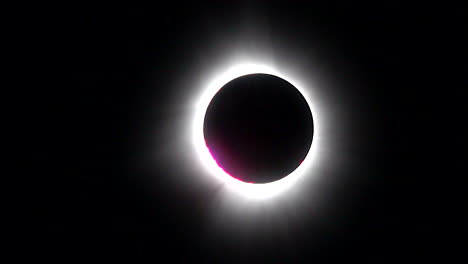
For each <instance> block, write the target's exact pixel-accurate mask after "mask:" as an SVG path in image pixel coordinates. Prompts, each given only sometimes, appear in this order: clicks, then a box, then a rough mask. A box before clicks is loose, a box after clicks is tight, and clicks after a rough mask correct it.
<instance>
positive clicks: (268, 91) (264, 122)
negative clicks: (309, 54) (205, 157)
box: [203, 73, 314, 184]
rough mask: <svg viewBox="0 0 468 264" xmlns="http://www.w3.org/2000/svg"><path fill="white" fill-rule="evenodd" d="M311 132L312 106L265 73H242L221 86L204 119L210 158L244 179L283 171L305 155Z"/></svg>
mask: <svg viewBox="0 0 468 264" xmlns="http://www.w3.org/2000/svg"><path fill="white" fill-rule="evenodd" d="M313 133H314V125H313V117H312V112H311V110H310V107H309V105H308V104H307V101H306V99H305V98H304V96H303V95H302V94H301V92H300V91H299V90H298V89H297V88H296V87H294V86H293V85H292V84H291V83H289V82H288V81H286V80H284V79H282V78H280V77H277V76H274V75H271V74H264V73H255V74H248V75H243V76H240V77H237V78H235V79H233V80H231V81H230V82H228V83H226V84H225V85H224V86H222V87H220V89H219V91H218V92H217V93H216V94H215V95H214V97H213V98H212V99H211V101H210V103H209V105H208V108H207V110H206V113H205V117H204V121H203V135H204V139H205V143H206V146H207V147H208V149H209V151H210V154H211V156H212V158H213V159H214V160H215V161H216V163H217V164H218V166H219V167H220V168H222V169H223V170H224V171H225V172H226V173H227V174H229V175H230V176H231V177H233V178H235V179H237V180H240V181H242V182H246V183H259V184H261V183H271V182H274V181H277V180H280V179H282V178H284V177H286V176H288V175H289V174H290V173H291V172H293V171H294V170H295V169H296V168H298V167H299V166H300V165H301V163H302V161H303V160H304V159H305V157H306V156H307V154H308V152H309V150H310V147H311V144H312V139H313Z"/></svg>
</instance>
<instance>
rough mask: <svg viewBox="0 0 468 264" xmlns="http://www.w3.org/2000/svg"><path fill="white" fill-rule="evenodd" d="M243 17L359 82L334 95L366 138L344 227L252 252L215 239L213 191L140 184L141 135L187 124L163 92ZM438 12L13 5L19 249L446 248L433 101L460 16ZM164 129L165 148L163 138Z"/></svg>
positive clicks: (337, 213)
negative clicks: (454, 19)
mask: <svg viewBox="0 0 468 264" xmlns="http://www.w3.org/2000/svg"><path fill="white" fill-rule="evenodd" d="M43 8H44V7H43ZM44 9H46V8H44ZM435 11H438V12H437V13H434V12H435ZM246 14H247V15H249V16H251V15H252V14H253V16H254V17H255V16H257V15H258V16H259V17H261V19H262V20H263V21H266V22H265V24H266V25H268V26H269V28H270V29H269V30H270V33H271V34H273V35H275V36H276V37H277V38H281V39H283V41H285V42H287V41H291V42H292V43H294V45H297V46H298V47H301V48H302V49H305V50H310V51H311V52H312V53H314V54H319V55H318V56H319V57H320V62H321V63H322V65H320V66H319V68H320V69H321V70H323V72H326V73H327V78H333V76H334V75H336V76H339V78H340V79H337V83H340V84H349V85H342V86H341V88H339V89H337V90H336V91H334V92H333V93H330V94H329V95H328V96H332V97H333V96H336V100H334V101H335V102H336V103H337V104H338V105H339V104H340V102H342V101H346V99H348V98H349V99H350V100H352V102H353V103H354V104H356V109H355V111H354V112H353V113H352V114H350V115H349V116H350V117H356V119H352V118H350V119H347V120H343V122H348V123H350V124H355V125H354V127H356V130H355V131H352V132H350V133H355V134H353V136H350V137H349V138H356V140H357V141H359V142H366V143H363V144H361V147H358V148H356V155H357V156H358V157H359V159H360V160H359V162H360V164H364V165H363V166H362V167H360V170H359V171H353V172H352V173H351V174H350V175H347V178H348V179H353V177H354V178H356V177H357V178H359V180H358V181H352V180H351V181H350V183H349V184H350V185H348V187H346V188H345V189H344V191H343V192H340V191H339V190H338V189H337V190H335V191H336V193H335V194H334V195H332V196H333V198H332V199H336V200H337V202H336V203H334V204H335V206H334V208H333V212H334V213H333V214H331V215H333V217H336V218H335V219H332V216H329V217H330V219H331V221H332V222H336V223H337V224H336V225H330V228H329V229H327V230H320V232H319V233H320V235H317V232H316V231H315V230H314V228H315V227H314V226H313V225H312V224H311V225H310V226H307V224H304V225H303V226H302V227H301V228H300V229H298V230H296V231H294V232H292V233H290V234H289V235H288V242H285V241H281V239H280V238H282V236H277V234H276V233H275V231H274V230H273V231H271V236H262V237H261V238H259V239H257V240H255V239H254V241H253V242H252V243H251V244H249V245H248V246H245V245H244V246H243V245H236V244H235V243H230V242H229V239H230V238H229V237H225V238H224V239H223V240H216V239H214V240H209V239H206V238H204V237H203V232H205V231H206V230H207V227H206V223H205V220H206V219H205V218H206V217H207V216H206V214H205V213H202V212H203V204H204V200H203V198H200V197H198V198H197V199H198V200H197V199H195V200H191V198H193V196H191V195H189V194H183V192H182V191H181V190H180V189H178V188H179V187H178V186H177V185H168V186H158V187H157V188H156V189H157V191H155V192H154V193H149V192H148V190H147V186H145V185H146V184H147V183H146V182H145V181H143V180H141V177H138V175H137V174H138V173H141V172H140V171H138V170H137V169H135V164H137V163H138V162H137V160H138V159H139V158H140V156H141V155H142V154H141V153H140V152H141V151H140V150H141V149H143V147H140V146H139V145H138V144H142V140H141V139H140V137H141V136H142V135H143V134H144V135H146V134H145V133H144V131H146V129H147V128H148V127H149V126H154V127H160V128H161V130H160V131H163V128H164V127H165V126H167V124H166V122H167V120H170V119H173V118H177V116H174V114H173V113H172V112H171V111H168V106H167V105H168V104H171V103H173V102H176V100H174V95H175V94H181V93H183V91H182V90H180V91H174V90H173V89H175V88H168V87H174V86H173V85H172V83H173V82H175V81H177V80H180V79H184V78H187V77H186V76H181V75H180V72H184V70H183V69H184V67H185V66H184V65H188V64H190V65H193V63H194V62H193V60H195V58H194V57H193V55H192V52H193V51H194V50H197V49H199V48H200V47H204V45H207V44H206V43H209V42H210V41H217V39H216V36H217V34H216V32H222V33H223V34H225V33H226V32H230V31H233V32H232V34H237V32H236V29H237V28H238V26H239V25H240V24H242V23H243V22H242V21H243V20H241V19H239V18H240V17H245V16H246ZM435 14H437V15H435ZM442 17H450V13H445V9H438V8H436V7H423V6H412V7H408V6H400V7H396V6H377V5H375V6H368V5H363V6H351V5H347V6H342V7H337V6H328V7H323V6H320V7H319V6H317V5H315V4H292V3H288V4H287V5H286V4H284V5H277V4H273V3H269V4H267V5H262V4H258V3H256V4H248V3H242V4H238V5H237V4H236V5H235V6H228V5H225V4H217V5H210V4H208V3H205V4H196V5H195V4H193V5H185V4H180V5H177V6H164V7H163V6H154V7H152V8H139V9H133V8H127V7H124V6H121V7H114V8H110V7H105V8H102V7H99V8H98V7H92V6H90V7H86V8H83V7H81V8H75V7H59V8H58V11H57V12H53V11H52V9H49V10H46V11H45V12H34V11H27V12H18V15H17V16H15V18H14V19H13V18H12V19H11V20H10V25H11V26H10V28H9V29H10V30H11V32H12V33H13V34H12V35H11V37H8V38H7V40H8V41H9V43H11V44H12V45H11V48H9V51H10V52H9V56H8V58H11V61H10V60H8V62H9V66H10V67H9V70H13V71H12V74H8V76H7V78H6V80H7V86H8V87H11V88H10V90H12V91H14V93H15V95H16V94H17V95H18V96H17V97H16V96H15V97H14V98H15V99H14V104H15V107H14V108H12V110H11V112H13V116H14V119H15V121H14V123H15V124H16V125H15V127H17V128H18V129H14V130H15V136H17V137H18V138H19V139H18V140H16V141H15V144H16V147H15V151H13V152H12V156H14V157H18V158H19V160H20V165H19V166H18V167H17V169H16V170H15V172H16V173H15V174H16V175H17V176H15V177H13V178H14V184H13V185H12V189H14V192H15V194H14V196H13V199H12V202H11V203H10V204H12V205H13V208H14V213H13V214H12V215H13V220H14V224H13V225H12V226H11V227H10V229H11V230H12V231H13V232H14V233H15V235H14V236H13V237H12V239H11V241H10V242H9V244H10V246H12V247H13V248H14V250H15V252H19V254H24V255H35V254H40V255H45V256H54V255H56V254H58V253H57V252H61V253H64V254H66V255H68V256H73V255H81V256H91V255H92V254H94V253H96V252H100V253H105V254H106V253H108V254H111V255H114V256H115V255H120V254H124V253H125V254H127V253H128V254H130V255H140V254H145V255H148V256H151V257H153V258H154V259H153V261H157V260H158V259H163V258H175V259H181V260H187V261H188V260H191V261H194V260H195V259H197V260H198V259H200V260H213V259H214V260H218V261H225V260H232V261H234V262H242V263H246V261H245V260H246V259H249V258H256V259H257V258H258V259H268V260H282V259H285V260H296V261H298V260H308V261H313V260H320V259H328V260H335V259H337V260H338V259H345V260H346V259H374V260H377V261H378V260H380V259H392V260H400V259H402V258H407V257H409V258H411V259H419V258H432V256H434V255H438V254H439V253H438V252H439V249H440V248H441V246H442V244H443V241H447V239H448V234H449V233H450V232H452V231H450V232H449V231H447V228H449V227H448V226H449V225H448V224H447V221H446V220H447V218H450V215H451V214H450V213H449V209H448V206H447V202H445V201H446V200H443V199H442V198H441V197H445V198H446V197H447V196H446V195H444V194H442V192H443V193H445V192H447V189H444V188H443V187H441V186H440V185H441V184H443V182H442V183H441V181H444V179H446V177H450V175H452V174H451V173H449V171H448V170H447V168H446V167H444V168H442V165H440V162H441V161H442V159H443V158H442V157H440V155H442V153H441V151H439V150H441V149H442V147H443V145H444V143H443V142H440V141H438V140H436V138H438V137H439V136H440V135H441V134H440V130H441V126H442V125H437V124H438V122H441V121H440V120H443V116H444V115H443V114H442V113H441V112H440V104H437V102H440V101H446V100H445V99H444V98H446V97H445V96H444V93H445V92H446V91H450V89H455V88H451V87H445V88H443V87H441V85H443V84H445V82H444V79H443V78H441V77H440V75H439V74H438V73H440V71H439V69H440V65H441V63H439V62H441V61H442V59H445V55H444V54H446V52H448V51H449V50H450V48H447V41H449V39H450V33H449V29H450V28H451V25H448V24H450V20H448V21H447V19H442ZM442 20H444V23H442ZM447 22H449V23H447ZM213 32H214V33H213ZM278 36H279V37H278ZM272 45H273V46H274V45H275V43H273V44H272ZM291 45H293V44H291ZM280 48H284V45H283V46H279V47H278V49H280ZM307 56H308V55H305V58H302V59H303V60H307ZM436 62H437V63H436ZM199 63H200V65H201V66H200V67H202V66H203V60H201V62H199ZM442 65H443V64H442ZM8 72H9V71H8ZM190 78H192V77H190ZM148 95H151V96H150V97H148ZM16 98H17V99H16ZM149 107H151V108H153V109H155V111H154V112H152V114H154V115H153V116H149V114H148V111H147V109H148V108H149ZM337 107H339V106H337ZM436 120H437V122H436ZM149 122H152V123H151V124H148V123H149ZM157 131H158V130H156V132H155V133H154V135H153V136H154V137H155V138H156V139H157V140H161V141H162V140H164V138H165V137H167V136H168V135H166V134H165V133H163V132H160V133H158V132H157ZM344 144H345V145H346V143H344ZM349 146H350V147H349V148H350V149H348V151H352V150H353V149H352V148H353V147H355V145H353V144H350V145H349ZM154 165H155V167H156V168H160V169H159V170H158V169H155V171H156V172H157V174H158V175H156V177H166V178H167V177H171V176H172V175H171V173H173V172H172V171H171V170H170V169H168V166H167V164H162V163H161V164H154ZM159 175H160V176H159ZM350 186H351V187H350ZM436 192H441V193H440V195H438V194H436ZM302 214H304V215H307V214H308V212H307V211H305V212H302ZM285 217H286V216H285ZM335 227H336V228H335ZM278 237H279V238H278ZM291 241H292V242H291ZM312 241H313V242H312ZM452 243H454V248H456V247H457V246H456V244H457V243H456V242H452ZM174 262H175V260H174ZM279 262H281V261H279Z"/></svg>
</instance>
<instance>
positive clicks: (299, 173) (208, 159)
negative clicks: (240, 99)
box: [192, 63, 320, 199]
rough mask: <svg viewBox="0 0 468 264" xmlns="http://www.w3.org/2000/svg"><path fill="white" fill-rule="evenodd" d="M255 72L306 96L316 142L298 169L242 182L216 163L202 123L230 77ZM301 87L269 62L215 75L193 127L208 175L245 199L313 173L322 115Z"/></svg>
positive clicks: (282, 187) (273, 192) (277, 189)
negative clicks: (273, 177)
mask: <svg viewBox="0 0 468 264" xmlns="http://www.w3.org/2000/svg"><path fill="white" fill-rule="evenodd" d="M254 73H265V74H271V75H275V76H277V77H280V78H282V79H284V80H286V81H288V82H289V83H291V84H292V85H293V86H294V87H296V88H297V89H298V90H299V91H300V92H301V94H302V95H303V96H304V98H305V99H306V101H307V104H308V105H309V108H310V110H311V112H312V115H313V117H314V130H315V131H314V141H313V142H312V146H311V148H310V150H309V153H308V155H307V156H306V157H305V159H304V161H303V162H302V163H301V164H300V165H299V167H297V168H296V170H294V171H293V172H291V173H290V174H289V175H287V176H286V177H284V178H282V179H280V180H277V181H274V182H270V183H248V182H243V181H240V180H238V179H236V178H234V177H233V176H232V175H230V174H229V173H227V172H226V171H224V169H223V168H222V167H220V166H219V165H218V164H217V162H216V160H215V159H214V157H213V156H212V154H211V152H210V150H209V148H208V146H207V145H206V141H205V138H204V134H203V123H204V118H205V114H206V110H207V109H208V106H209V104H210V102H211V99H212V98H213V97H214V96H215V94H216V93H217V92H218V91H219V90H220V89H221V88H222V87H223V86H224V85H225V84H226V83H228V82H230V81H231V80H233V79H235V78H237V77H240V76H244V75H247V74H254ZM302 87H304V86H303V85H300V84H299V83H298V82H297V81H293V80H291V78H288V77H286V76H284V74H281V73H280V72H279V71H278V70H276V69H275V68H273V67H270V66H268V65H261V64H254V63H248V64H238V65H235V66H233V67H230V68H228V69H227V70H226V71H225V72H222V73H219V74H217V75H215V78H214V79H213V80H211V82H209V83H208V84H207V85H206V86H205V90H204V92H203V93H202V95H201V96H200V98H199V101H198V102H197V104H196V106H195V107H196V109H195V116H194V121H193V127H192V129H193V137H192V140H193V146H194V147H195V151H196V154H197V156H198V158H199V159H200V162H201V163H202V165H203V166H204V167H205V169H206V170H207V174H209V175H211V176H213V177H214V178H215V179H216V180H218V181H220V182H221V183H223V185H224V186H225V187H226V189H227V190H229V191H231V192H234V193H237V194H239V195H241V196H243V197H245V198H249V199H266V198H271V197H274V196H277V195H279V194H281V193H284V192H285V191H286V190H288V189H290V188H291V187H292V186H293V185H296V183H297V182H298V181H299V180H300V179H302V178H303V176H304V175H306V174H307V172H309V173H310V172H311V170H310V168H311V165H312V160H314V159H315V158H314V157H315V156H316V152H317V145H318V143H320V140H317V139H318V138H320V125H319V120H320V118H319V117H318V116H317V115H316V114H315V113H316V111H315V110H314V107H313V104H312V103H311V100H310V98H309V96H308V93H307V90H304V89H303V88H302Z"/></svg>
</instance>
